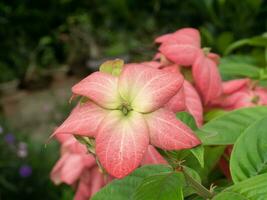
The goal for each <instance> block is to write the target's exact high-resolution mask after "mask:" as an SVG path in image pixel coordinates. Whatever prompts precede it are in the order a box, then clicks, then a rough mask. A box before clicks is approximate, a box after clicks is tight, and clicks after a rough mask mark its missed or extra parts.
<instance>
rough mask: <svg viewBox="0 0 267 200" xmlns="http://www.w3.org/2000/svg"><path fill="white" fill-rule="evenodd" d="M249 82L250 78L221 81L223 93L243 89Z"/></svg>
mask: <svg viewBox="0 0 267 200" xmlns="http://www.w3.org/2000/svg"><path fill="white" fill-rule="evenodd" d="M249 83H250V80H249V79H247V78H244V79H235V80H231V81H226V82H224V83H223V94H232V93H234V92H237V91H240V90H242V89H245V88H246V87H247V86H248V84H249Z"/></svg>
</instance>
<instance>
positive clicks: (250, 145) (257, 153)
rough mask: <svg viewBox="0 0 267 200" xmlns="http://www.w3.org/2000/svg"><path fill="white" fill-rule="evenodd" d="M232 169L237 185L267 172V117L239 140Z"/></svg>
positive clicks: (233, 153) (231, 162)
mask: <svg viewBox="0 0 267 200" xmlns="http://www.w3.org/2000/svg"><path fill="white" fill-rule="evenodd" d="M230 169H231V175H232V179H233V181H234V182H235V183H237V182H240V181H243V180H246V179H248V178H250V177H252V176H256V175H258V174H262V173H266V172H267V117H264V118H263V119H261V120H258V121H257V122H256V123H254V124H253V125H251V126H250V127H249V128H248V129H246V130H245V132H244V133H243V134H242V135H241V136H240V137H239V138H238V140H237V142H236V143H235V145H234V149H233V152H232V154H231V159H230Z"/></svg>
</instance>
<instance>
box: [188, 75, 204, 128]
mask: <svg viewBox="0 0 267 200" xmlns="http://www.w3.org/2000/svg"><path fill="white" fill-rule="evenodd" d="M184 93H185V106H186V110H187V111H188V112H189V113H190V114H191V115H193V117H194V118H195V121H196V124H197V126H198V127H200V126H202V123H203V106H202V102H201V99H200V97H199V95H198V93H197V91H196V90H195V88H194V87H193V86H192V85H191V83H189V82H188V81H186V80H185V81H184Z"/></svg>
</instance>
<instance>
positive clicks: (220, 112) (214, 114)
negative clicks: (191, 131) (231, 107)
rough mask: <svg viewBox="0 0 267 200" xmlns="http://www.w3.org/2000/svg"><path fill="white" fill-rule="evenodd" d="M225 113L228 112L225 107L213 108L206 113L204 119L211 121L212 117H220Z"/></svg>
mask: <svg viewBox="0 0 267 200" xmlns="http://www.w3.org/2000/svg"><path fill="white" fill-rule="evenodd" d="M225 113H226V111H225V110H223V109H212V110H210V111H208V112H206V113H205V115H204V120H205V122H209V121H211V120H212V119H214V118H216V117H219V116H221V115H223V114H225Z"/></svg>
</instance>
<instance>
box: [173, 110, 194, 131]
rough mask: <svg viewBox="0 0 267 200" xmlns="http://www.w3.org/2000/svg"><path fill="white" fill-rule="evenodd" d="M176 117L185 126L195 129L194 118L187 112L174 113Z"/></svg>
mask: <svg viewBox="0 0 267 200" xmlns="http://www.w3.org/2000/svg"><path fill="white" fill-rule="evenodd" d="M176 117H177V118H178V119H180V120H181V121H182V122H184V123H185V124H186V125H187V126H189V127H190V128H191V129H192V130H196V129H197V125H196V121H195V119H194V117H193V116H192V115H191V114H189V113H188V112H178V113H176Z"/></svg>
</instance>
